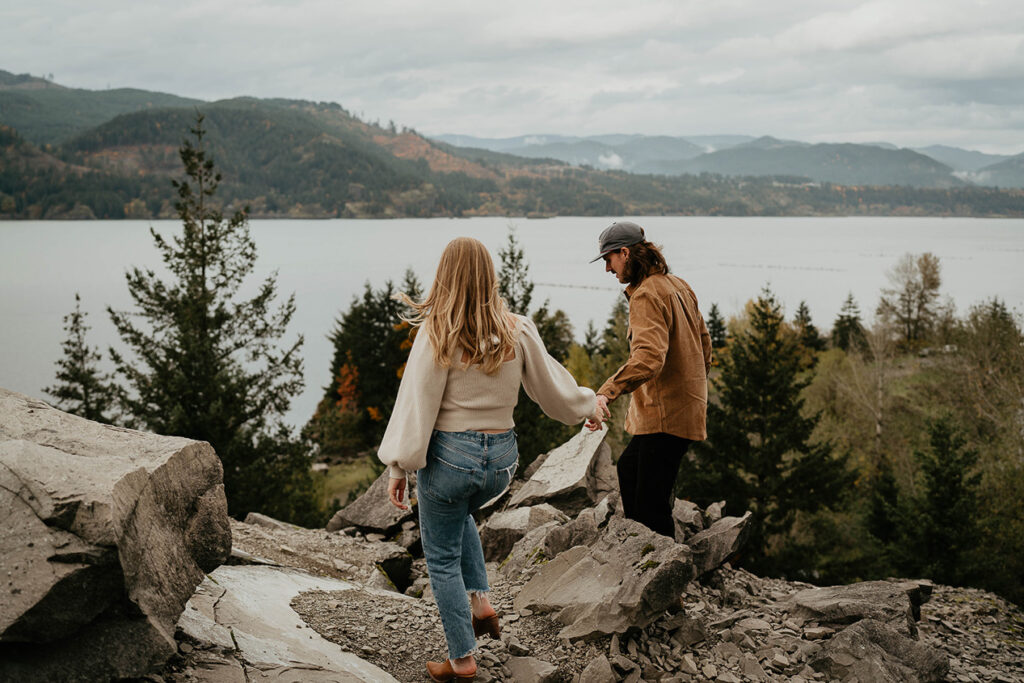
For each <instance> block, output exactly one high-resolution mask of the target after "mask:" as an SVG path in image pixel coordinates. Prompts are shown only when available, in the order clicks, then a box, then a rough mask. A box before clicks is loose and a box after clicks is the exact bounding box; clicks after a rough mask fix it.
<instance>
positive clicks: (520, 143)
mask: <svg viewBox="0 0 1024 683" xmlns="http://www.w3.org/2000/svg"><path fill="white" fill-rule="evenodd" d="M434 139H435V140H439V141H442V142H447V143H449V144H452V145H458V146H461V147H475V148H481V149H488V150H493V151H496V152H502V153H505V154H514V155H516V156H521V157H526V158H533V159H556V160H559V161H564V162H565V163H568V164H572V165H574V166H589V167H591V168H596V169H605V170H623V171H628V172H631V173H654V174H670V175H679V174H684V173H690V174H696V173H717V174H721V175H730V176H750V175H787V176H799V177H804V178H807V179H809V180H813V181H819V182H830V183H837V184H841V185H909V186H912V187H938V188H946V187H962V186H965V185H972V184H973V185H986V186H997V187H1024V181H1022V179H1021V176H1020V167H1021V163H1024V162H1022V160H1024V154H1020V155H1017V156H1016V157H1011V156H1007V155H998V154H985V153H983V152H976V151H973V150H966V149H960V148H958V147H948V146H945V145H931V146H929V147H921V148H915V149H908V148H899V147H897V146H896V145H893V144H890V143H886V142H872V143H862V144H852V143H839V144H836V143H832V144H811V143H806V142H799V141H796V140H779V139H776V138H773V137H770V136H763V137H759V138H755V137H752V136H746V135H718V136H708V135H701V136H683V137H670V136H663V135H660V136H645V135H595V136H588V137H573V136H567V135H520V136H517V137H511V138H476V137H473V136H470V135H448V134H445V135H437V136H434ZM1014 160H1016V161H1014Z"/></svg>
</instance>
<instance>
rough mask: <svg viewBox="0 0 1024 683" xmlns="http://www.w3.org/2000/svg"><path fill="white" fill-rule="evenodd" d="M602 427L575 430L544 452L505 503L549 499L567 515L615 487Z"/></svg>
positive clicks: (609, 452) (613, 470) (598, 498)
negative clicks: (594, 430) (521, 484)
mask: <svg viewBox="0 0 1024 683" xmlns="http://www.w3.org/2000/svg"><path fill="white" fill-rule="evenodd" d="M607 434H608V432H607V431H606V430H600V431H596V432H591V431H590V430H588V429H585V428H584V429H582V430H581V431H580V432H579V434H577V435H576V436H574V437H573V438H572V439H570V440H569V441H567V442H565V443H564V444H562V445H561V446H559V447H558V448H556V449H555V450H553V451H551V452H550V453H548V454H547V456H546V458H545V459H544V461H543V464H542V465H541V466H540V467H538V468H537V470H536V472H534V473H533V475H532V476H531V477H530V478H529V479H528V480H527V481H526V483H525V484H523V486H522V487H521V488H519V489H518V490H517V491H515V492H514V493H513V494H512V498H511V500H510V501H509V503H508V506H509V507H522V506H529V505H537V504H539V503H550V504H551V505H553V506H555V507H556V508H558V509H559V510H562V511H563V512H565V513H566V514H568V515H570V516H575V515H576V513H578V512H579V511H580V510H582V509H583V508H585V507H588V506H590V505H593V504H594V503H596V502H597V501H599V500H600V499H601V498H603V497H604V496H606V495H607V494H608V493H610V492H612V491H614V490H616V489H617V488H618V487H617V479H616V474H615V467H614V466H613V465H612V461H611V449H610V448H609V447H608V445H607V444H606V443H604V438H605V436H607Z"/></svg>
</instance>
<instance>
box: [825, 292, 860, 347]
mask: <svg viewBox="0 0 1024 683" xmlns="http://www.w3.org/2000/svg"><path fill="white" fill-rule="evenodd" d="M863 344H864V324H863V323H862V322H861V320H860V307H858V306H857V302H856V301H855V300H854V298H853V292H850V293H849V294H847V295H846V301H844V302H843V307H842V308H840V309H839V315H838V316H837V317H836V321H835V323H834V324H833V325H832V346H834V347H836V348H837V349H842V350H843V351H849V350H850V349H853V348H860V347H862V346H863Z"/></svg>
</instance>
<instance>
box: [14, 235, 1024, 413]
mask: <svg viewBox="0 0 1024 683" xmlns="http://www.w3.org/2000/svg"><path fill="white" fill-rule="evenodd" d="M634 220H637V222H639V223H640V224H641V225H643V226H644V227H645V228H646V230H647V233H648V236H649V237H650V238H651V239H653V240H654V241H655V242H656V243H660V244H663V245H664V250H665V255H666V257H667V258H668V261H669V263H670V265H671V266H672V268H673V271H674V272H675V273H676V274H678V275H680V276H682V277H683V278H685V279H686V280H687V281H689V283H690V284H691V285H692V286H693V288H694V290H695V291H696V293H697V296H698V298H699V299H700V302H701V308H702V310H704V311H705V313H706V312H707V309H708V308H709V307H710V305H711V303H712V302H715V303H717V304H718V306H719V308H720V309H721V310H722V311H723V313H725V314H727V315H728V314H730V313H734V312H736V311H738V310H740V309H741V308H742V306H743V304H744V303H745V302H746V301H747V300H748V299H750V298H751V297H753V296H755V295H756V294H757V293H758V292H759V291H760V290H761V288H762V287H763V286H765V285H766V284H767V285H770V286H771V288H772V290H773V291H774V292H775V293H776V295H777V296H778V297H779V298H780V299H781V300H782V301H783V302H784V304H785V306H786V311H787V315H790V316H791V315H792V314H793V312H795V310H796V307H797V305H798V304H799V302H800V301H801V300H805V301H806V302H807V304H808V306H809V307H810V309H811V314H812V316H813V319H814V321H815V322H816V323H817V325H818V326H819V327H820V328H828V327H829V326H830V325H831V323H832V321H833V320H834V319H835V316H836V313H837V312H838V310H839V307H840V306H841V305H842V303H843V300H844V299H845V297H846V295H847V293H848V292H852V293H853V295H854V297H855V298H856V299H857V302H858V303H859V304H860V307H861V311H862V312H863V313H864V315H865V318H867V319H870V317H871V314H872V312H873V311H874V307H875V305H876V304H877V301H878V296H879V292H880V290H881V288H882V287H884V286H886V283H887V281H886V277H885V274H886V271H887V270H888V269H889V268H891V267H892V266H893V265H894V264H895V263H896V261H897V259H899V257H900V256H901V255H902V254H904V253H906V252H913V253H920V252H923V251H931V252H933V253H935V254H937V255H938V256H939V257H940V258H941V261H942V278H943V285H942V291H943V293H944V294H945V295H948V296H950V297H952V299H953V300H954V302H955V303H956V305H957V309H958V310H959V311H961V312H962V311H964V310H965V309H966V308H967V307H968V306H970V305H971V304H973V303H976V302H978V301H981V300H983V299H986V298H989V297H991V296H999V297H1000V298H1002V299H1004V300H1006V302H1007V303H1008V304H1009V305H1010V306H1011V307H1014V308H1016V309H1017V310H1018V311H1024V220H985V219H959V218H958V219H936V218H676V217H652V218H636V219H634ZM610 222H611V219H601V218H555V219H547V220H526V219H506V218H474V219H407V220H394V221H366V220H332V221H308V220H280V221H256V222H253V224H252V229H253V235H254V237H255V239H256V243H257V246H258V249H259V263H258V266H257V273H256V276H255V277H254V279H253V283H255V282H256V279H257V278H260V279H261V278H262V277H263V276H265V275H267V274H268V273H270V272H271V271H274V270H276V271H277V273H278V285H279V291H280V292H282V293H284V294H286V295H287V294H290V293H292V292H294V293H295V297H296V304H297V309H298V310H297V311H296V314H295V317H294V319H293V321H292V325H291V328H290V333H289V339H292V338H294V337H295V335H297V334H300V333H301V334H303V335H304V336H305V339H306V343H305V347H304V349H305V374H306V390H305V391H304V392H303V394H301V395H300V396H299V397H298V399H297V400H296V401H295V402H294V404H293V406H292V410H291V411H290V413H289V414H288V420H289V422H291V423H292V424H295V425H299V424H302V423H304V422H305V421H306V419H308V417H309V416H310V415H311V414H312V411H313V409H314V407H315V406H316V403H317V400H318V399H319V397H320V396H321V394H322V389H321V387H322V386H323V385H325V384H326V383H327V382H328V380H329V377H330V368H329V367H328V365H329V363H330V359H331V355H332V352H331V347H330V343H329V342H328V341H327V338H326V335H327V334H328V333H329V332H330V330H331V328H332V326H333V324H334V321H335V319H336V318H337V316H338V315H339V313H340V311H342V310H343V309H345V308H347V307H348V305H349V303H350V302H351V300H352V297H353V296H355V295H356V294H358V293H360V292H361V291H362V287H363V284H364V283H366V282H370V283H371V284H372V285H374V286H375V287H376V286H380V285H382V284H383V282H384V281H385V280H386V279H388V278H391V279H393V280H395V281H399V280H401V278H402V274H403V272H404V271H405V269H406V268H407V267H411V268H412V269H413V270H414V271H415V272H416V273H417V275H418V276H419V277H420V279H421V280H422V281H424V282H425V283H426V282H429V280H430V278H431V277H432V276H433V272H434V269H435V268H436V265H437V259H438V257H439V255H440V252H441V249H442V248H443V247H444V245H445V244H446V243H447V241H448V240H449V239H451V238H453V237H456V236H459V235H471V236H473V237H476V238H478V239H480V240H481V241H482V242H484V244H486V245H487V246H488V247H489V248H490V249H491V251H492V254H494V255H495V257H496V256H497V252H498V250H499V249H501V248H502V246H503V245H504V243H505V239H506V234H507V230H508V227H509V226H510V225H514V226H516V228H517V234H518V237H519V241H520V243H521V245H522V246H523V248H524V250H525V252H526V256H527V259H528V261H529V264H530V274H531V276H532V278H533V280H534V281H535V282H536V283H537V287H536V289H535V290H534V298H535V300H537V301H538V303H539V301H540V300H543V299H545V298H547V299H550V301H551V304H552V305H553V306H554V307H557V308H562V309H564V310H565V311H566V312H567V313H568V314H569V316H570V318H571V319H572V321H573V323H574V324H575V326H576V331H577V335H578V336H581V335H582V333H583V330H584V329H585V328H586V324H587V321H588V320H594V321H595V323H596V324H597V325H598V327H601V326H602V325H603V323H604V321H605V319H606V318H607V316H608V313H609V312H610V310H611V308H612V305H613V304H614V302H615V299H616V297H617V296H619V294H618V291H619V287H618V286H617V283H616V281H615V279H614V277H613V276H612V275H610V274H606V273H605V272H604V267H603V264H601V263H600V262H598V263H594V264H591V263H588V261H589V260H590V259H591V258H593V256H594V255H595V254H596V247H597V244H596V242H597V235H598V233H599V232H600V231H601V230H602V229H603V228H604V227H605V226H607V225H608V224H609V223H610ZM149 225H150V222H148V221H94V222H15V223H0V351H2V353H0V386H3V387H6V388H9V389H13V390H15V391H20V392H22V393H26V394H30V395H34V396H40V397H43V394H42V389H43V387H45V386H47V385H49V384H51V383H52V382H53V375H54V365H53V364H54V362H55V361H56V360H57V358H58V357H59V356H60V342H61V341H62V340H63V338H64V334H63V331H62V327H61V325H62V321H61V318H62V316H63V315H65V314H67V313H68V312H69V311H70V310H71V309H72V308H73V306H74V295H75V292H76V291H77V292H79V293H80V294H81V297H82V308H83V310H84V311H86V312H88V313H89V316H88V318H87V321H88V322H89V324H91V325H92V328H93V329H92V330H90V332H89V343H90V344H91V345H93V346H100V347H101V348H104V349H106V347H107V346H109V345H111V344H117V339H116V335H115V333H114V330H113V326H112V325H111V324H110V322H109V319H108V318H107V315H106V313H105V310H104V309H105V307H106V306H107V305H110V306H113V307H114V308H118V309H124V308H128V307H129V306H130V301H129V298H128V291H127V288H126V286H125V282H124V273H125V270H126V269H127V268H129V267H131V266H144V267H149V268H154V269H156V270H157V271H158V272H159V271H160V270H161V264H160V261H159V257H158V254H157V252H156V249H155V247H154V246H153V241H152V238H151V237H150V235H149V232H148V227H149ZM153 225H154V227H156V229H157V230H160V231H168V232H170V231H174V230H176V229H177V228H178V224H177V223H176V222H173V221H169V222H155V223H153Z"/></svg>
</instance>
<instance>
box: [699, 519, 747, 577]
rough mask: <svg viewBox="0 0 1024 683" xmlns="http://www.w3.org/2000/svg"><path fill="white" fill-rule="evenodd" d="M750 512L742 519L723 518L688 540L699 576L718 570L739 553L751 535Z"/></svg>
mask: <svg viewBox="0 0 1024 683" xmlns="http://www.w3.org/2000/svg"><path fill="white" fill-rule="evenodd" d="M749 523H750V511H747V512H746V513H745V514H744V515H743V516H742V517H722V518H721V519H719V520H718V521H717V522H714V523H713V524H712V525H711V526H709V527H708V528H707V529H705V530H704V531H701V532H700V533H698V534H695V535H694V536H691V537H690V539H689V540H687V542H686V543H687V544H688V545H689V546H690V549H691V550H692V551H693V566H694V568H695V569H696V570H697V576H703V575H704V574H707V573H708V572H710V571H712V570H714V569H717V568H718V567H720V566H722V564H723V563H724V562H726V561H728V559H729V558H730V557H732V556H733V555H735V554H736V553H738V552H739V551H740V550H741V549H742V548H743V544H744V543H746V541H747V536H748V535H749V533H750V532H749V526H748V525H749Z"/></svg>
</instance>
